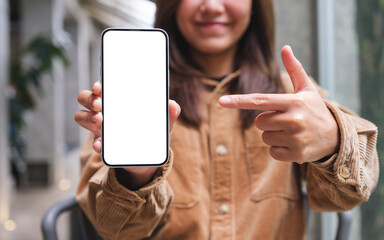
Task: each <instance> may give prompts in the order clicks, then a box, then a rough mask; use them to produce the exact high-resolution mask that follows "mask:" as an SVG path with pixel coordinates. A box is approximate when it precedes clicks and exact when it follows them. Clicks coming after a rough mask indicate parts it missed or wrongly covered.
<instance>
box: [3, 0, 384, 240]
mask: <svg viewBox="0 0 384 240" xmlns="http://www.w3.org/2000/svg"><path fill="white" fill-rule="evenodd" d="M273 2H274V3H275V12H276V15H275V18H276V24H277V29H276V33H277V46H276V54H279V51H280V48H281V47H282V46H283V45H285V44H289V45H291V46H292V48H293V50H294V52H295V55H296V56H297V57H298V58H299V59H300V60H301V62H302V63H303V65H304V68H305V69H306V70H307V72H308V74H309V75H311V76H313V77H314V78H315V79H316V80H317V81H318V82H319V83H320V85H321V86H323V87H324V88H326V89H327V90H328V91H329V94H330V98H331V99H333V100H335V101H338V102H339V103H341V104H342V105H344V106H347V107H348V108H350V109H352V110H353V111H355V112H357V113H359V114H360V115H361V116H363V117H364V118H366V119H369V120H370V121H372V122H374V123H375V124H376V125H377V126H378V127H379V140H378V151H379V156H380V158H383V157H384V141H383V140H384V138H383V137H384V135H383V134H384V94H383V92H384V0H365V1H357V0H307V1H303V0H273ZM155 10H156V8H155V5H154V3H153V2H152V1H149V0H0V239H2V240H11V239H12V240H19V239H42V234H41V232H40V222H41V219H42V216H43V214H44V212H45V211H46V210H47V209H48V208H49V207H50V206H51V205H52V204H54V203H55V202H58V201H60V200H62V199H66V198H69V197H72V196H74V195H75V192H76V187H77V181H78V178H79V174H80V173H79V167H80V164H79V151H80V148H81V144H82V143H83V142H84V140H85V138H86V137H87V133H86V132H85V131H84V130H82V129H80V128H79V127H78V126H77V125H76V123H75V122H74V120H73V116H74V113H75V111H76V110H78V109H79V105H78V104H77V100H76V98H77V94H78V92H79V91H80V90H83V89H89V88H90V86H91V83H92V82H94V81H96V80H99V79H100V75H99V69H100V62H99V57H100V33H101V31H102V30H103V29H104V28H107V27H111V26H119V27H130V28H147V27H151V25H152V23H153V19H154V12H155ZM380 167H381V176H380V180H379V184H378V186H377V188H376V190H375V192H374V193H373V195H372V197H371V198H370V200H369V201H368V202H367V203H364V204H362V205H361V206H360V207H357V208H355V209H354V210H353V223H352V228H351V234H350V236H351V238H350V239H384V176H383V172H384V167H383V164H382V161H381V164H380ZM69 221H70V218H69V217H68V216H63V217H62V218H60V219H59V235H60V239H73V237H71V235H70V225H71V224H69ZM336 225H337V218H336V215H335V214H334V213H321V214H311V217H310V219H309V224H308V226H307V228H308V239H322V240H323V239H333V238H334V237H333V236H334V234H335V228H336V227H335V226H336Z"/></svg>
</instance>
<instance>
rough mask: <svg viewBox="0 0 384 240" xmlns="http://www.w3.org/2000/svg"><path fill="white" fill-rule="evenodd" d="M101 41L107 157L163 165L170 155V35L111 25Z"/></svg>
mask: <svg viewBox="0 0 384 240" xmlns="http://www.w3.org/2000/svg"><path fill="white" fill-rule="evenodd" d="M101 39H102V40H101V43H102V47H101V48H102V57H101V75H102V77H101V78H102V114H103V122H102V159H103V161H104V163H105V164H106V165H108V166H111V167H121V166H161V165H163V164H165V163H166V162H167V161H168V157H169V113H168V99H169V96H168V82H169V80H168V79H169V60H168V35H167V33H166V32H165V31H164V30H161V29H123V28H108V29H106V30H104V31H103V33H102V37H101Z"/></svg>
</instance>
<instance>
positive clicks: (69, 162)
mask: <svg viewBox="0 0 384 240" xmlns="http://www.w3.org/2000/svg"><path fill="white" fill-rule="evenodd" d="M65 163H66V164H65V170H64V176H65V179H68V181H66V180H64V181H61V182H60V181H58V182H57V183H55V184H52V185H51V186H49V187H32V188H29V189H25V188H23V189H22V190H13V191H12V193H11V210H10V216H11V219H12V220H13V221H14V222H15V224H16V229H15V230H13V231H4V229H1V230H2V231H3V233H2V234H0V239H1V240H39V239H42V238H43V237H42V234H41V230H40V223H41V219H42V216H43V214H44V212H45V211H46V210H47V209H48V208H49V207H50V206H52V205H53V204H54V203H56V202H58V201H60V200H62V199H66V198H69V197H72V196H74V194H75V192H76V187H77V181H78V178H79V165H80V162H79V150H78V149H75V150H72V151H71V152H69V153H68V154H67V155H66V156H65ZM62 189H66V190H62ZM2 231H0V233H1V232H2ZM58 234H59V239H60V240H62V239H63V240H64V239H69V237H68V216H67V215H63V216H62V217H60V218H59V220H58Z"/></svg>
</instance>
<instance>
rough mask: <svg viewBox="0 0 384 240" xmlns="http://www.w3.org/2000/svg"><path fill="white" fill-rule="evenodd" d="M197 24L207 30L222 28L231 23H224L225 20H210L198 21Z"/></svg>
mask: <svg viewBox="0 0 384 240" xmlns="http://www.w3.org/2000/svg"><path fill="white" fill-rule="evenodd" d="M196 25H197V26H199V27H201V28H203V29H207V30H220V29H223V28H225V27H227V26H228V25H229V24H228V23H223V22H214V21H209V22H197V24H196Z"/></svg>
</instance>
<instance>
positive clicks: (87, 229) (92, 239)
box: [41, 197, 102, 240]
mask: <svg viewBox="0 0 384 240" xmlns="http://www.w3.org/2000/svg"><path fill="white" fill-rule="evenodd" d="M65 212H68V213H70V214H71V215H70V219H71V230H72V231H71V237H70V239H71V240H76V239H84V240H102V238H101V237H100V236H99V235H98V234H97V231H96V229H95V228H94V227H93V225H92V223H91V222H90V221H89V220H88V218H87V216H86V215H85V214H84V212H83V211H82V210H81V208H80V206H79V205H78V203H77V201H76V198H75V197H72V198H69V199H66V200H63V201H60V202H58V203H56V204H54V205H53V206H52V207H50V208H49V209H48V210H47V211H46V212H45V214H44V216H43V219H42V222H41V230H42V232H43V239H44V240H58V237H57V229H56V226H57V220H58V218H59V216H60V215H61V214H62V213H65Z"/></svg>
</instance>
